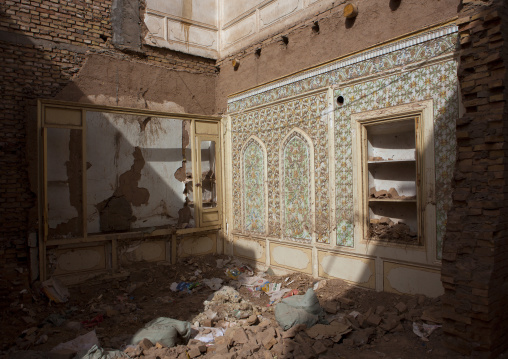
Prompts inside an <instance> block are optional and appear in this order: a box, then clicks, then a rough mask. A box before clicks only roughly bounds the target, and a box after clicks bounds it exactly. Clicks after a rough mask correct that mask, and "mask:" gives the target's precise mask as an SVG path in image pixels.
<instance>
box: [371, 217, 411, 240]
mask: <svg viewBox="0 0 508 359" xmlns="http://www.w3.org/2000/svg"><path fill="white" fill-rule="evenodd" d="M369 238H370V239H373V240H377V241H390V242H397V243H406V244H418V235H417V234H416V233H415V232H413V231H412V230H411V228H410V227H409V226H408V225H407V224H406V223H404V222H398V223H394V222H393V221H392V220H391V219H390V218H388V217H381V218H379V219H374V218H371V220H370V225H369Z"/></svg>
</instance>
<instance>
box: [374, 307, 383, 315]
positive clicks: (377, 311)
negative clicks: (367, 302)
mask: <svg viewBox="0 0 508 359" xmlns="http://www.w3.org/2000/svg"><path fill="white" fill-rule="evenodd" d="M384 312H385V307H383V306H382V305H378V306H377V307H376V312H375V313H376V314H377V315H383V313H384Z"/></svg>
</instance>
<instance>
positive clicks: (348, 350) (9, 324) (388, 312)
mask: <svg viewBox="0 0 508 359" xmlns="http://www.w3.org/2000/svg"><path fill="white" fill-rule="evenodd" d="M217 260H219V263H218V261H217ZM221 262H226V264H225V265H221ZM218 264H219V267H221V268H219V267H218ZM242 266H243V263H240V262H239V261H235V260H232V259H231V258H229V257H227V256H204V257H199V258H194V259H187V260H183V261H182V262H180V263H178V264H176V265H150V266H149V265H138V266H137V267H136V268H133V269H131V271H130V275H129V276H128V277H124V278H120V279H115V280H109V281H96V282H88V283H86V284H82V285H79V286H75V287H71V288H70V289H69V290H70V298H69V300H68V302H66V303H60V304H57V303H50V302H49V301H48V299H47V297H46V296H45V295H44V294H43V293H42V292H41V291H40V290H38V289H35V288H34V289H33V290H32V291H31V292H30V291H28V292H24V293H22V294H20V297H19V300H17V301H14V302H12V303H10V304H9V305H4V307H3V308H1V309H2V316H1V323H0V324H1V337H0V340H1V341H0V345H1V346H0V350H1V351H0V357H5V358H73V357H74V356H75V353H69V352H50V351H51V350H52V349H53V348H54V347H55V346H56V345H58V344H60V343H64V342H67V341H70V340H72V339H74V338H76V337H78V336H80V335H83V334H86V333H89V332H90V331H92V330H95V333H96V336H97V338H98V340H99V343H100V346H101V347H102V348H113V349H119V350H122V351H125V353H127V354H128V355H130V357H139V358H153V359H156V358H159V359H164V358H195V357H206V358H212V357H214V358H250V357H252V358H277V359H281V358H288V359H289V358H353V357H359V358H461V356H458V355H457V354H455V353H452V352H449V351H448V350H447V349H446V348H445V347H444V346H443V343H442V339H443V334H442V329H440V328H438V329H436V330H435V331H434V332H432V334H431V335H430V336H429V337H428V339H427V341H424V340H422V339H421V338H419V337H418V336H417V335H416V334H415V333H414V332H413V323H420V324H421V323H429V324H440V322H441V315H440V309H439V308H440V301H439V298H438V299H429V298H426V297H424V296H406V295H395V294H390V293H377V292H375V291H371V290H366V289H363V288H358V287H354V286H351V285H350V284H348V283H346V282H344V281H341V280H337V279H333V280H322V281H318V280H315V279H313V278H311V277H309V276H307V275H304V274H299V273H292V274H289V275H284V276H276V275H269V273H271V274H273V272H271V271H270V270H269V271H268V273H266V274H264V277H265V278H266V279H267V280H268V281H269V282H270V283H281V284H282V288H283V289H286V288H287V289H291V290H292V293H295V291H294V290H297V291H298V294H300V295H301V294H304V293H306V292H307V290H309V288H313V287H315V288H316V289H315V293H316V296H317V298H318V299H319V304H320V305H321V306H322V307H323V309H324V311H323V312H324V313H326V318H325V319H326V322H327V323H330V324H326V325H323V324H317V325H315V326H314V327H312V328H313V330H309V329H306V328H305V327H302V326H300V325H297V326H295V327H293V328H292V329H290V330H288V331H284V330H283V329H282V328H281V327H280V326H279V324H278V323H277V321H276V320H275V316H274V311H275V305H276V304H275V305H270V304H269V299H270V298H269V297H268V295H267V294H266V293H264V292H262V291H251V290H249V289H248V288H247V287H246V286H240V283H239V282H238V281H237V280H234V279H232V278H230V277H229V276H228V275H227V274H226V270H227V269H228V268H230V269H234V268H237V269H241V268H242ZM244 269H245V268H244ZM245 275H248V269H247V272H246V274H245ZM254 275H256V273H254ZM257 275H259V273H257ZM207 278H208V279H211V278H220V279H222V280H223V283H222V285H225V286H227V287H223V288H222V289H221V290H220V291H214V290H212V289H210V288H209V287H207V286H206V285H204V284H203V280H204V279H207ZM174 282H176V283H179V282H199V283H201V285H199V286H198V287H196V288H194V289H192V290H190V291H189V290H187V289H185V290H184V291H172V290H171V287H172V284H173V283H174ZM174 286H175V285H173V289H174ZM235 289H237V290H238V292H236V291H235ZM226 292H227V293H229V294H228V295H222V296H221V295H218V293H222V294H224V293H226ZM214 293H215V296H213V295H214ZM231 293H233V294H232V295H231ZM207 299H208V300H207ZM159 317H168V318H173V319H178V320H181V321H188V322H190V323H191V324H192V325H193V330H192V336H191V337H193V336H194V335H195V334H196V333H197V330H199V328H198V327H201V331H203V330H204V333H207V332H210V329H206V328H207V327H215V328H223V329H224V331H225V334H224V336H222V337H217V338H216V339H215V343H205V344H203V343H201V342H198V341H196V340H193V339H191V340H190V341H189V342H188V343H187V344H188V345H178V346H176V347H173V348H167V347H165V346H164V345H161V344H160V343H159V344H158V343H150V342H147V341H145V343H141V344H140V345H138V346H130V347H128V345H129V344H130V341H131V338H132V337H133V335H134V334H135V333H136V332H138V331H139V330H140V328H142V327H143V326H144V325H145V324H146V323H147V322H150V321H151V320H153V319H156V318H159ZM203 327H205V328H203ZM344 329H345V330H344ZM340 333H343V334H342V335H340ZM152 345H154V346H153V347H152ZM78 357H80V356H78ZM126 357H127V356H126Z"/></svg>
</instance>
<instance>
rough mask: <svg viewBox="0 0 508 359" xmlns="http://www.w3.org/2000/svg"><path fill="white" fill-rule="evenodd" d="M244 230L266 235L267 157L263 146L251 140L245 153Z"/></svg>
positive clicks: (243, 161) (243, 160) (243, 162)
mask: <svg viewBox="0 0 508 359" xmlns="http://www.w3.org/2000/svg"><path fill="white" fill-rule="evenodd" d="M242 164H243V187H242V188H243V221H244V222H243V228H244V229H245V230H246V231H247V232H253V233H260V234H262V233H265V230H266V223H265V222H266V219H265V205H266V204H265V175H264V174H265V170H264V169H265V156H264V153H263V148H262V147H261V145H260V144H259V143H258V142H257V141H256V140H255V139H253V138H251V139H250V140H249V141H248V143H247V145H246V146H245V148H244V151H243V158H242Z"/></svg>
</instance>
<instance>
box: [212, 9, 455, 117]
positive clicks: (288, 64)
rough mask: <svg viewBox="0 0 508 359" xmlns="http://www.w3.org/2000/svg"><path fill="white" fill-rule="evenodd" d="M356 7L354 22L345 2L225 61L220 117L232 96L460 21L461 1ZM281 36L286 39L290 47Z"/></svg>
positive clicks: (219, 87)
mask: <svg viewBox="0 0 508 359" xmlns="http://www.w3.org/2000/svg"><path fill="white" fill-rule="evenodd" d="M354 3H355V4H356V5H357V7H358V16H357V17H356V18H354V19H346V18H344V16H343V15H342V12H343V9H344V5H345V2H343V1H340V2H335V3H334V5H332V6H331V7H330V9H329V10H327V11H320V12H318V13H317V14H314V16H312V17H310V18H307V19H306V20H304V21H300V22H298V23H292V24H287V26H286V27H285V28H283V29H280V30H279V31H278V32H277V34H275V35H273V36H266V37H264V38H263V39H262V41H259V42H257V43H249V44H245V45H244V46H243V47H242V48H241V49H238V50H237V51H236V52H235V53H232V54H228V55H227V56H226V57H223V58H221V59H220V60H219V65H220V69H221V71H220V74H219V76H218V79H217V94H216V97H217V112H219V113H220V112H226V101H227V96H229V95H231V94H233V93H236V92H240V91H244V90H247V89H250V88H252V87H255V86H259V85H261V84H264V83H267V82H271V81H274V80H275V79H277V78H279V77H282V76H286V75H289V74H292V73H294V72H297V71H300V70H302V69H305V68H310V67H313V66H316V65H318V64H321V63H323V62H326V61H330V60H333V59H335V58H337V57H340V56H344V55H347V54H351V53H353V52H357V51H362V50H365V49H366V48H367V47H369V46H373V45H375V44H378V43H380V42H383V41H388V40H390V39H393V38H395V37H397V36H401V35H404V34H407V33H410V32H412V31H416V30H419V29H422V28H424V27H425V26H429V25H433V24H436V23H439V22H443V21H447V20H450V19H452V18H453V17H454V16H456V15H457V11H458V6H459V4H460V0H441V1H433V2H432V6H429V4H428V3H427V2H424V1H419V0H404V1H387V0H357V1H354ZM380 19H382V21H380ZM316 22H317V23H318V27H316V26H315V23H316ZM373 24H375V26H373ZM282 36H286V37H287V43H285V41H284V39H283V38H282ZM234 58H236V59H238V60H240V61H241V64H240V66H239V67H233V66H232V65H231V60H232V59H234Z"/></svg>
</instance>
